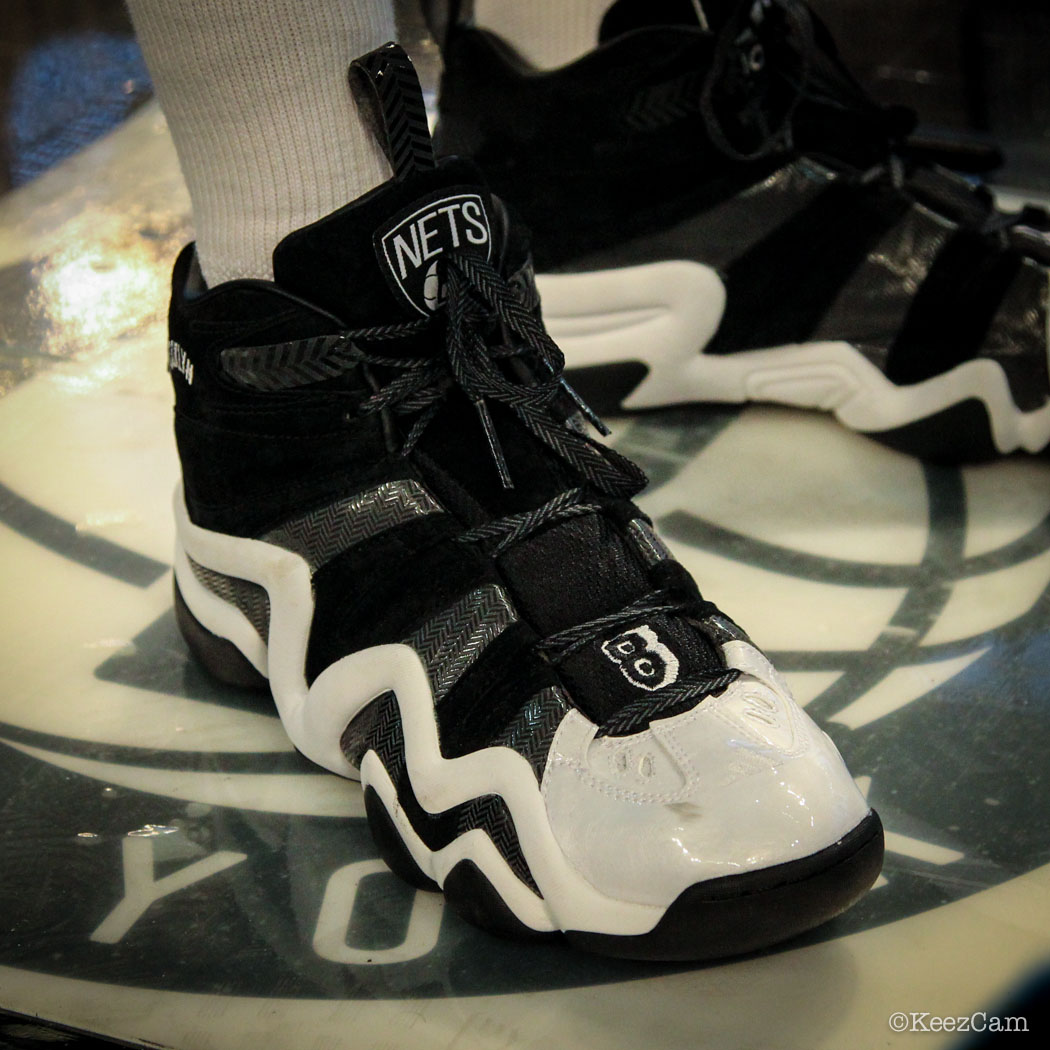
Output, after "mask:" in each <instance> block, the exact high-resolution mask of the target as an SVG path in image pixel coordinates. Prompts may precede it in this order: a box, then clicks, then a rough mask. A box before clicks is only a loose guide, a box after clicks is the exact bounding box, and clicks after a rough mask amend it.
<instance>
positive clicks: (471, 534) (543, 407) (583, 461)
mask: <svg viewBox="0 0 1050 1050" xmlns="http://www.w3.org/2000/svg"><path fill="white" fill-rule="evenodd" d="M445 295H446V301H445V307H444V309H443V310H441V311H438V312H437V313H436V314H435V316H434V317H432V318H422V319H420V320H419V321H408V322H404V323H400V324H393V325H385V326H377V327H372V328H362V329H354V330H349V331H345V332H341V333H339V334H337V335H333V336H320V337H316V338H313V339H306V340H300V341H296V342H289V343H281V344H277V345H273V346H264V347H238V348H232V349H228V350H224V351H223V352H222V355H221V360H222V367H223V369H224V371H225V372H226V374H227V375H228V376H229V377H230V378H231V379H233V380H234V381H235V382H237V383H239V384H241V385H243V386H247V387H250V388H252V389H256V390H263V391H278V390H285V389H293V388H296V387H301V386H304V385H307V384H310V383H316V382H321V381H324V380H328V379H333V378H335V377H337V376H339V375H342V374H344V373H346V372H348V371H350V370H352V369H356V368H361V367H364V368H366V369H371V370H373V371H374V372H375V373H376V374H377V375H379V376H381V377H382V378H381V379H378V380H375V381H374V388H373V393H372V394H371V395H370V396H368V397H366V398H365V399H364V400H363V401H362V402H361V403H360V404H359V405H358V408H357V411H358V412H359V413H360V414H361V415H371V414H374V413H377V412H382V413H386V414H389V415H390V416H393V417H395V418H399V419H401V420H403V421H404V433H403V437H401V439H400V450H399V451H400V453H401V454H402V455H405V456H407V455H409V454H410V453H411V451H412V450H413V449H414V448H415V447H416V445H417V444H418V442H419V440H420V439H421V437H422V436H423V434H424V432H425V431H426V428H427V427H428V426H429V425H430V424H431V422H432V421H433V420H434V418H435V416H436V415H437V413H438V411H439V410H440V408H441V406H442V405H443V403H444V402H445V399H446V398H447V397H448V396H449V394H450V393H451V392H452V391H453V390H455V389H458V390H460V391H462V392H463V393H464V394H465V395H466V397H467V398H468V399H469V400H470V402H471V403H472V404H473V406H474V409H475V411H476V412H477V415H478V419H479V424H480V427H481V430H482V431H483V433H484V435H485V440H486V443H487V445H488V448H489V451H490V454H491V457H492V460H493V463H494V465H495V468H496V472H497V474H498V476H499V478H500V481H501V483H502V484H503V485H504V486H505V487H508V488H509V487H512V486H513V478H511V476H510V471H509V468H508V466H507V462H506V457H505V456H504V453H503V449H502V445H501V443H500V438H499V434H498V432H497V428H496V426H495V423H494V420H493V418H492V415H491V412H490V411H489V403H490V402H498V403H501V404H503V405H505V406H507V407H508V408H509V409H510V410H511V411H512V412H513V413H514V414H515V415H516V416H517V418H518V419H519V420H520V421H521V422H522V423H523V424H524V425H525V426H526V427H527V428H528V429H529V431H530V432H531V433H532V434H534V435H535V436H536V437H538V438H539V439H540V440H541V441H542V442H543V443H544V444H545V445H546V446H547V447H548V448H549V449H551V451H552V452H553V453H555V454H556V455H557V456H559V457H560V458H561V459H562V460H564V461H565V462H567V463H568V464H569V465H570V466H572V467H573V468H574V470H575V471H576V472H577V473H578V474H579V475H580V476H581V478H582V479H583V480H584V481H585V482H586V483H588V484H589V485H590V486H591V487H592V489H593V490H594V491H595V492H596V493H597V494H598V498H595V499H587V498H586V497H585V493H584V488H583V487H577V488H573V489H570V490H567V491H566V492H563V493H561V494H560V495H558V496H556V497H555V498H554V499H552V500H549V501H548V502H547V503H545V504H543V505H542V506H541V507H538V508H536V509H534V510H531V511H525V512H521V513H517V514H510V515H506V516H504V517H501V518H496V519H494V520H492V521H489V522H486V523H484V524H482V525H479V526H476V527H474V528H471V529H468V530H466V531H464V532H463V533H462V534H461V535H460V536H459V537H458V539H459V541H460V542H463V543H478V544H483V545H486V546H487V547H488V549H489V552H490V554H491V555H492V556H493V557H496V556H498V555H499V554H502V553H503V552H505V551H506V550H508V549H509V548H510V547H511V546H512V545H513V544H515V543H519V542H521V541H522V540H524V539H526V538H527V537H529V536H530V535H532V534H533V533H534V532H536V531H537V530H539V529H541V528H544V527H546V526H549V525H554V524H557V523H558V522H561V521H566V520H568V519H570V518H574V517H580V516H583V515H586V514H600V513H602V512H603V507H602V503H601V498H600V497H601V496H609V497H614V498H630V497H631V496H634V495H635V494H637V493H638V492H639V491H640V490H641V489H642V488H643V487H644V485H645V484H646V480H647V479H646V477H645V474H644V473H643V472H642V471H641V470H640V469H639V468H638V467H637V466H636V465H635V464H634V463H632V462H631V461H630V460H628V459H626V458H625V457H623V456H621V455H620V454H619V453H617V452H616V451H614V450H613V449H610V448H608V447H607V446H605V445H601V444H599V443H598V442H596V441H594V440H593V439H591V438H589V437H587V436H586V435H585V434H584V433H582V427H583V424H582V422H581V421H580V420H579V417H580V416H582V417H583V418H584V419H587V420H589V421H591V422H592V423H593V424H594V425H595V426H596V427H597V428H598V429H600V430H601V431H602V432H603V433H608V432H607V431H606V430H605V429H604V427H603V426H602V424H601V422H600V421H599V420H598V419H597V417H596V416H595V415H594V413H593V412H591V410H590V409H589V408H588V407H587V406H586V405H585V404H584V402H583V401H582V400H581V399H580V398H579V396H578V395H577V394H576V393H575V392H574V391H573V390H572V388H571V387H569V386H568V384H567V383H566V382H565V380H564V379H563V378H562V374H561V373H562V368H563V367H564V357H563V355H562V353H561V351H560V350H559V349H558V347H557V346H556V345H555V344H554V342H553V340H552V339H551V338H550V336H549V335H548V334H547V332H546V330H545V329H544V327H543V324H542V322H541V321H540V320H539V318H538V317H537V316H536V314H535V313H533V311H532V310H531V309H530V308H529V306H528V305H527V303H526V302H525V301H524V300H523V297H522V295H521V293H520V292H519V291H517V290H515V288H514V287H513V286H512V285H511V284H510V283H509V282H508V281H507V280H506V279H504V278H503V277H502V276H501V275H500V274H499V272H498V271H497V270H496V269H495V268H494V267H492V266H490V265H489V264H488V263H485V262H483V261H481V260H479V259H476V258H474V257H472V256H468V255H463V254H459V253H455V252H448V253H446V255H445ZM439 324H443V325H444V333H443V334H444V345H445V353H444V354H433V353H431V354H427V355H425V356H399V357H395V356H393V355H390V354H385V353H382V352H379V351H378V350H377V349H372V350H368V349H365V348H364V347H365V346H369V345H373V346H374V345H375V344H382V343H386V342H392V341H401V340H406V339H410V338H412V337H414V336H418V335H420V334H422V333H423V332H425V331H427V330H428V329H429V328H430V327H431V326H432V325H439ZM565 398H567V399H568V402H569V404H570V405H572V406H574V408H575V410H576V411H575V412H574V413H573V414H571V415H568V416H567V415H566V413H565V412H564V411H561V408H560V407H559V405H558V401H559V399H565ZM717 612H718V610H717V608H716V606H714V605H713V604H712V603H710V602H707V601H705V600H704V599H702V598H700V597H699V595H697V596H695V597H684V598H683V597H677V596H675V595H673V594H671V592H670V590H661V589H657V590H654V591H652V592H651V593H649V594H647V595H645V596H644V597H642V598H640V599H638V600H637V601H635V602H633V603H631V604H629V605H627V606H625V607H624V608H623V609H620V610H617V611H615V612H611V613H607V614H605V615H603V616H599V617H596V618H594V619H592V620H588V621H587V622H585V623H582V624H578V625H575V626H573V627H570V628H568V629H566V630H563V631H558V632H556V633H554V634H551V635H549V636H548V637H546V638H543V639H541V640H540V641H539V642H538V643H537V644H536V650H537V652H539V653H540V654H541V655H543V656H544V658H546V659H547V660H549V661H550V662H551V663H553V664H557V663H559V662H560V661H562V660H564V659H567V658H568V657H570V656H571V655H572V654H573V653H576V652H578V651H579V650H581V649H582V648H583V647H585V646H586V645H588V644H590V643H591V642H594V641H597V640H598V639H600V638H601V637H602V636H603V635H606V634H609V633H610V632H611V631H613V630H614V629H615V628H618V627H626V626H627V625H629V624H630V623H631V622H637V621H638V620H639V619H641V618H643V617H645V616H649V615H655V614H659V613H664V614H669V615H676V616H683V617H686V618H687V619H690V620H694V621H698V620H700V619H701V618H702V617H704V616H707V615H712V614H714V613H717ZM738 676H739V672H738V671H735V670H729V669H726V668H715V669H711V670H710V671H702V672H698V673H696V674H694V675H691V676H689V678H688V679H686V680H682V681H679V682H677V683H674V684H673V685H671V686H667V687H665V688H664V689H661V690H659V691H657V692H656V693H654V694H653V695H652V696H647V697H644V698H643V699H641V700H639V701H637V702H634V703H631V704H629V705H627V706H626V707H624V708H621V709H620V711H618V712H617V713H616V714H615V715H613V716H612V718H610V719H608V720H606V722H604V723H603V724H602V726H601V727H600V729H599V732H600V733H601V734H608V733H616V734H625V733H627V732H630V731H632V730H634V729H637V728H642V727H644V726H645V725H647V724H648V722H649V720H651V719H652V718H655V717H657V716H658V715H660V714H662V713H666V712H669V711H672V710H675V709H682V708H684V707H685V706H689V705H691V704H692V703H695V702H696V701H697V700H699V699H700V698H702V697H704V696H707V695H709V694H712V693H717V692H720V691H721V690H722V689H724V688H725V687H726V686H728V685H729V684H730V683H731V682H732V681H734V680H735V679H736V678H737V677H738Z"/></svg>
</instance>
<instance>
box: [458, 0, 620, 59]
mask: <svg viewBox="0 0 1050 1050" xmlns="http://www.w3.org/2000/svg"><path fill="white" fill-rule="evenodd" d="M611 4H612V0H474V22H475V24H476V25H478V26H479V27H480V28H483V29H491V30H492V32H493V33H495V34H496V35H497V36H500V37H502V38H503V39H504V40H506V42H507V43H508V44H510V45H511V47H513V48H514V50H515V51H517V52H518V54H519V55H521V57H522V58H524V59H526V60H527V61H529V62H531V63H532V65H534V66H535V67H536V68H537V69H554V68H556V67H557V66H564V65H565V64H566V63H568V62H572V61H574V60H575V59H577V58H579V57H580V56H581V55H584V54H586V53H587V52H588V51H590V50H591V49H592V48H594V47H596V46H597V44H598V30H599V28H600V27H601V23H602V17H603V16H604V15H605V12H606V11H607V10H608V9H609V7H610V5H611Z"/></svg>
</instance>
